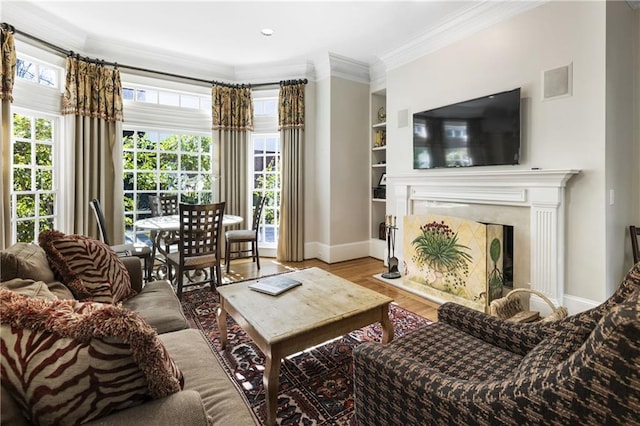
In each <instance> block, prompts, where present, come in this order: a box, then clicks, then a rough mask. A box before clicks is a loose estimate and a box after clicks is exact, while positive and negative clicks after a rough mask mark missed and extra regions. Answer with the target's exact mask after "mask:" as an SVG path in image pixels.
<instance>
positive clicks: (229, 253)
mask: <svg viewBox="0 0 640 426" xmlns="http://www.w3.org/2000/svg"><path fill="white" fill-rule="evenodd" d="M265 200H266V197H264V196H261V197H260V198H258V202H257V203H256V207H255V209H254V211H253V224H252V228H251V229H242V230H231V231H227V232H225V239H226V240H227V243H226V245H225V250H224V251H225V256H226V258H225V263H226V268H227V273H229V266H230V265H231V258H232V257H233V258H235V259H240V258H243V257H252V258H253V261H254V262H256V265H257V266H258V269H260V255H259V253H258V229H259V228H260V217H261V216H262V209H263V208H264V202H265ZM247 243H251V248H246V244H247ZM233 244H240V246H239V248H237V249H235V250H233V249H232V245H233Z"/></svg>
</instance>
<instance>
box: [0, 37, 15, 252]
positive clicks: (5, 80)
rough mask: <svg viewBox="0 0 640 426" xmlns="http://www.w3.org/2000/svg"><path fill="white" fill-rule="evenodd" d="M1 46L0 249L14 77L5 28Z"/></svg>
mask: <svg viewBox="0 0 640 426" xmlns="http://www.w3.org/2000/svg"><path fill="white" fill-rule="evenodd" d="M0 43H1V44H2V48H1V54H2V58H0V59H1V63H0V67H1V68H0V79H1V80H2V81H0V118H1V119H2V131H1V132H0V146H1V147H2V154H1V155H2V158H1V161H0V165H1V166H2V167H0V169H1V170H0V202H1V203H2V205H0V228H2V233H1V235H0V250H2V249H5V248H8V247H9V246H11V211H10V207H11V187H10V186H9V185H10V182H11V179H10V177H11V175H10V172H11V102H13V83H14V81H15V76H16V47H15V42H14V39H13V33H12V32H11V31H10V30H8V29H4V28H3V29H2V30H1V32H0Z"/></svg>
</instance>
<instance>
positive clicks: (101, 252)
mask: <svg viewBox="0 0 640 426" xmlns="http://www.w3.org/2000/svg"><path fill="white" fill-rule="evenodd" d="M38 242H39V243H40V246H41V247H42V248H43V249H44V251H45V252H46V253H47V258H48V260H49V264H50V265H51V268H52V269H53V270H54V271H56V273H57V274H58V275H59V276H60V277H61V279H62V282H63V283H64V284H65V285H66V286H67V287H69V289H70V290H71V291H72V292H73V295H74V296H75V297H76V298H77V299H78V300H91V301H94V302H103V303H117V302H120V301H122V300H125V299H128V298H129V297H131V296H134V295H135V294H136V292H135V290H133V289H132V288H131V278H130V277H129V272H127V268H126V267H125V266H124V263H122V261H121V260H120V259H119V258H118V255H117V254H116V253H115V252H114V251H113V250H111V248H110V247H109V246H108V245H106V244H104V243H103V242H101V241H98V240H95V239H93V238H89V237H85V236H83V235H65V234H63V233H62V232H59V231H45V232H43V233H41V234H40V237H39V238H38Z"/></svg>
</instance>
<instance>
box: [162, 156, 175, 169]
mask: <svg viewBox="0 0 640 426" xmlns="http://www.w3.org/2000/svg"><path fill="white" fill-rule="evenodd" d="M160 169H161V170H178V154H160Z"/></svg>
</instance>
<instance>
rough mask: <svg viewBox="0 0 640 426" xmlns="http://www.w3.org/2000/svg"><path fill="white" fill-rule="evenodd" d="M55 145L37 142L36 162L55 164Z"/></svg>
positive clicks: (42, 164) (38, 163) (43, 164)
mask: <svg viewBox="0 0 640 426" xmlns="http://www.w3.org/2000/svg"><path fill="white" fill-rule="evenodd" d="M52 151H53V147H52V146H51V145H44V144H41V143H39V144H36V164H37V165H38V166H51V165H53V154H52Z"/></svg>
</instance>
